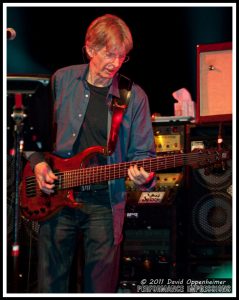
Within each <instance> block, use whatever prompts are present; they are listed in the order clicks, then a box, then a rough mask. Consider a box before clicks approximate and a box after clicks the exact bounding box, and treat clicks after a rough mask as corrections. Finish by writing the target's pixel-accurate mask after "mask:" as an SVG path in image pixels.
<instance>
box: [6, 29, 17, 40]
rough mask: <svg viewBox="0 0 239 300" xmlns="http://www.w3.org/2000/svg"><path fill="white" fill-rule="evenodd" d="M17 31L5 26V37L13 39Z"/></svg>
mask: <svg viewBox="0 0 239 300" xmlns="http://www.w3.org/2000/svg"><path fill="white" fill-rule="evenodd" d="M16 35H17V33H16V31H15V30H14V29H13V28H7V39H8V40H14V39H15V37H16Z"/></svg>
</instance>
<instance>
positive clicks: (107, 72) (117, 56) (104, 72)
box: [90, 47, 126, 79]
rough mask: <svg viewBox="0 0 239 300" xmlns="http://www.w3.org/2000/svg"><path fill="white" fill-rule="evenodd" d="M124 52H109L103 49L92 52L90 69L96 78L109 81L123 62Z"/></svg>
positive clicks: (105, 48)
mask: <svg viewBox="0 0 239 300" xmlns="http://www.w3.org/2000/svg"><path fill="white" fill-rule="evenodd" d="M125 58H126V53H125V51H118V50H110V49H108V48H107V47H104V48H102V49H100V50H98V51H96V50H93V54H92V57H91V60H90V68H91V69H92V70H93V71H94V73H95V74H97V76H99V77H102V78H105V79H106V78H107V79H111V78H113V76H114V75H115V73H117V71H118V70H119V69H120V67H121V65H122V63H123V62H124V61H125Z"/></svg>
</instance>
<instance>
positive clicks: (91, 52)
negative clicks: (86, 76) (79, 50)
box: [85, 46, 94, 58]
mask: <svg viewBox="0 0 239 300" xmlns="http://www.w3.org/2000/svg"><path fill="white" fill-rule="evenodd" d="M85 50H86V54H87V55H88V57H89V58H92V57H93V55H94V49H93V48H91V47H89V46H85Z"/></svg>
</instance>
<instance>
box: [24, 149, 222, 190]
mask: <svg viewBox="0 0 239 300" xmlns="http://www.w3.org/2000/svg"><path fill="white" fill-rule="evenodd" d="M198 156H200V157H199V158H198ZM214 156H215V153H210V154H208V153H205V152H203V153H198V152H197V153H193V152H192V153H186V154H178V155H174V156H171V155H170V156H162V157H156V158H149V159H145V160H138V161H133V162H124V163H119V164H112V165H104V166H94V167H89V168H81V169H76V170H69V171H64V172H59V173H55V174H56V175H57V176H58V177H59V179H58V181H56V183H55V186H56V188H59V187H60V188H61V189H64V188H70V187H73V186H77V185H87V184H90V183H92V180H93V182H94V183H95V182H100V181H101V182H102V181H106V180H109V179H110V176H109V175H110V173H111V172H112V170H113V171H114V179H117V178H122V177H125V176H126V175H127V170H128V167H129V166H130V165H133V163H134V162H135V163H137V165H138V166H143V167H145V165H147V166H146V167H145V168H147V167H149V168H150V169H149V171H151V170H152V169H153V170H155V169H157V168H163V169H168V168H170V167H176V166H181V165H182V162H184V164H185V165H190V164H193V163H194V162H197V164H200V163H202V162H205V157H206V158H207V161H209V160H210V158H211V157H214ZM195 158H197V159H196V160H195ZM160 160H161V161H160ZM217 161H218V162H219V161H221V160H220V159H218V160H217ZM149 162H150V164H149ZM172 162H173V165H172ZM211 163H212V162H211ZM214 163H215V161H214ZM184 164H183V165H184ZM116 166H117V170H115V167H116ZM202 167H203V166H202ZM106 168H107V170H108V171H107V172H108V173H107V172H106V170H105V169H106ZM102 176H103V178H104V179H102ZM38 189H39V188H38V185H37V184H36V179H35V176H30V177H27V192H28V193H31V192H36V191H38ZM39 190H40V189H39Z"/></svg>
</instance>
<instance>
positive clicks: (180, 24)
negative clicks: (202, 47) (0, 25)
mask: <svg viewBox="0 0 239 300" xmlns="http://www.w3.org/2000/svg"><path fill="white" fill-rule="evenodd" d="M105 13H111V14H116V15H118V16H119V17H121V18H122V19H124V20H125V22H126V23H127V24H128V26H129V27H130V29H131V31H132V35H133V39H134V49H133V51H132V52H131V53H130V57H131V59H130V61H129V62H128V63H126V64H125V65H123V68H122V73H123V74H125V75H127V76H129V77H131V78H132V79H133V80H134V81H135V82H137V83H138V84H140V85H141V86H142V87H143V89H144V90H145V91H146V93H147V94H148V96H149V103H150V108H151V113H154V112H158V113H161V114H162V115H173V114H174V112H173V103H174V99H173V97H172V93H173V92H174V91H175V90H177V89H180V88H182V87H185V88H187V89H188V90H189V92H190V93H191V95H192V99H193V100H194V101H196V46H197V45H198V44H210V43H219V42H228V41H232V7H202V6H201V7H195V6H193V7H192V6H191V7H190V6H188V7H159V6H155V7H139V6H138V7H128V6H127V5H125V7H112V8H110V7H8V8H7V27H12V28H14V29H15V30H16V32H17V36H16V38H15V39H14V40H9V41H7V72H8V74H52V73H53V72H54V71H55V70H56V69H58V68H60V67H64V66H67V65H72V64H79V63H83V57H82V46H83V45H84V37H85V32H86V29H87V27H88V25H89V24H90V22H91V21H92V20H93V19H95V18H96V17H98V16H100V15H102V14H105Z"/></svg>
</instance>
